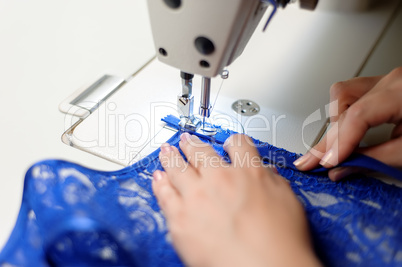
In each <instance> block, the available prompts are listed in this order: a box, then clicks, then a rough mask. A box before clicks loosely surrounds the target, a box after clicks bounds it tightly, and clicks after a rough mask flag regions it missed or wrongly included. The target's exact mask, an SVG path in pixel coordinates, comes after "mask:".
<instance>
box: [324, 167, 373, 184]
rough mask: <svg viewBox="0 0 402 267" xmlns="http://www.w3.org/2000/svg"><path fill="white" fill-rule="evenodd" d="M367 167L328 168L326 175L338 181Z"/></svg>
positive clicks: (361, 171)
mask: <svg viewBox="0 0 402 267" xmlns="http://www.w3.org/2000/svg"><path fill="white" fill-rule="evenodd" d="M365 172H367V169H364V168H359V167H339V168H334V169H331V170H329V172H328V177H329V179H331V180H332V181H334V182H337V181H340V180H342V179H344V178H347V177H348V176H351V175H353V174H356V173H365Z"/></svg>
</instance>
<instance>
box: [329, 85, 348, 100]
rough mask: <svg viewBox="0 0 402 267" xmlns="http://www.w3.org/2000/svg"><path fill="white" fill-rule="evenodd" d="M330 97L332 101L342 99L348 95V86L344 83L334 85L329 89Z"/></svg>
mask: <svg viewBox="0 0 402 267" xmlns="http://www.w3.org/2000/svg"><path fill="white" fill-rule="evenodd" d="M329 91H330V96H331V99H332V100H336V99H339V100H341V99H344V98H346V97H347V96H348V95H349V90H348V85H347V83H346V82H337V83H334V84H333V85H332V86H331V87H330V89H329Z"/></svg>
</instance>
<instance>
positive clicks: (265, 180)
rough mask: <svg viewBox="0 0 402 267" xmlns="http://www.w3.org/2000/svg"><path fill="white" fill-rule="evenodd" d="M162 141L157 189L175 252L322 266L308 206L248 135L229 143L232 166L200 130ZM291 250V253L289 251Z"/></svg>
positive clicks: (194, 258)
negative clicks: (265, 163) (176, 143)
mask: <svg viewBox="0 0 402 267" xmlns="http://www.w3.org/2000/svg"><path fill="white" fill-rule="evenodd" d="M179 145H180V148H181V149H182V151H183V153H184V154H185V156H186V158H187V160H188V162H186V161H185V160H184V159H183V158H182V156H181V155H180V153H179V151H178V149H177V148H176V147H173V146H170V145H168V144H164V145H162V147H161V153H160V155H159V157H160V160H161V163H162V165H163V167H164V169H165V172H161V171H156V172H155V173H154V175H153V176H154V182H153V190H154V193H155V195H156V197H157V199H158V202H159V205H160V207H161V209H162V210H163V212H164V214H165V216H166V219H167V223H168V227H169V231H170V234H171V237H172V240H173V245H174V246H175V248H176V250H177V252H178V253H179V255H180V257H181V258H182V260H183V261H184V262H185V263H186V264H187V265H189V266H317V265H319V262H318V260H317V258H316V257H315V255H314V252H313V249H312V246H311V244H310V238H309V230H308V224H307V221H306V218H305V214H304V210H303V207H302V206H301V204H300V203H299V201H298V200H297V198H296V197H295V195H294V194H293V192H292V190H291V188H290V186H289V184H288V183H287V182H286V181H285V180H284V179H283V178H282V177H281V176H279V175H277V174H275V173H274V172H272V171H271V170H270V169H269V168H267V167H264V166H263V164H262V162H261V159H260V156H259V154H258V152H257V150H256V148H255V147H254V145H253V143H252V141H251V139H250V138H248V137H246V136H244V135H233V136H232V137H230V138H229V139H228V141H227V142H226V143H225V146H224V148H225V150H226V151H227V152H228V154H229V156H230V158H231V164H229V163H227V162H226V161H224V160H223V159H222V158H221V157H220V156H218V155H217V154H216V152H215V151H214V150H213V148H212V147H211V146H209V145H207V144H205V143H203V142H202V141H201V140H199V139H198V138H197V137H196V136H191V135H189V134H188V133H184V134H183V135H182V136H181V141H180V144H179ZM289 253H291V256H289Z"/></svg>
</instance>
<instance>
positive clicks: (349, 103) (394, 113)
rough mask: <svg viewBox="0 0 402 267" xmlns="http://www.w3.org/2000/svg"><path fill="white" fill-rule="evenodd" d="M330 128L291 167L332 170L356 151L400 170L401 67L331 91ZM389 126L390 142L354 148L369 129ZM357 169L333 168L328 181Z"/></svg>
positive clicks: (401, 159)
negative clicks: (390, 126)
mask: <svg viewBox="0 0 402 267" xmlns="http://www.w3.org/2000/svg"><path fill="white" fill-rule="evenodd" d="M329 112H330V116H331V128H330V130H329V131H328V133H327V134H326V136H325V137H324V138H323V140H322V141H320V143H318V144H317V145H316V146H314V147H313V148H312V149H311V150H310V151H309V152H307V153H306V155H304V156H303V157H301V158H299V159H298V160H297V161H296V162H295V163H294V164H295V165H296V167H297V168H298V169H299V170H302V171H306V170H310V169H312V168H314V167H316V166H317V165H318V164H320V165H322V166H324V167H326V168H333V167H336V166H337V165H338V164H339V163H341V162H342V161H344V160H345V159H346V158H347V157H349V156H350V154H352V152H354V151H357V152H359V153H362V154H365V155H367V156H370V157H373V158H375V159H377V160H379V161H382V162H384V163H386V164H388V165H391V166H394V167H402V153H401V150H402V123H401V121H402V67H400V68H397V69H395V70H393V71H392V72H390V73H389V74H388V75H385V76H377V77H368V78H355V79H352V80H349V81H346V82H340V83H336V84H334V85H333V86H332V87H331V103H330V110H329ZM384 123H393V124H395V128H394V129H393V132H392V136H391V140H389V141H387V142H385V143H383V144H380V145H376V146H372V147H367V148H358V145H359V143H360V141H361V140H362V139H363V137H364V135H365V134H366V132H367V131H368V130H369V129H370V128H371V127H375V126H378V125H381V124H384ZM356 171H359V170H358V169H352V168H334V169H332V170H330V171H329V177H330V178H331V179H332V180H334V181H337V180H340V179H342V178H344V177H346V176H348V175H350V174H352V173H354V172H356Z"/></svg>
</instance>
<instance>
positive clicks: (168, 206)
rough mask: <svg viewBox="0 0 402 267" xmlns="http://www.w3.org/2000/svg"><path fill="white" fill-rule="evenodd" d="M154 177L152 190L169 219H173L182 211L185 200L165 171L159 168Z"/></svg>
mask: <svg viewBox="0 0 402 267" xmlns="http://www.w3.org/2000/svg"><path fill="white" fill-rule="evenodd" d="M153 177H154V179H153V182H152V190H153V192H154V194H155V196H156V199H157V200H158V203H159V206H160V208H161V209H162V210H163V212H164V214H165V216H166V218H167V220H171V219H172V218H173V217H175V216H176V215H177V214H178V212H179V211H180V209H181V207H182V206H183V200H182V198H181V196H180V195H179V193H178V192H177V190H176V189H175V188H174V186H173V185H172V184H171V182H170V181H169V179H168V177H167V174H166V173H165V172H162V171H159V170H157V171H155V172H154V174H153Z"/></svg>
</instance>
